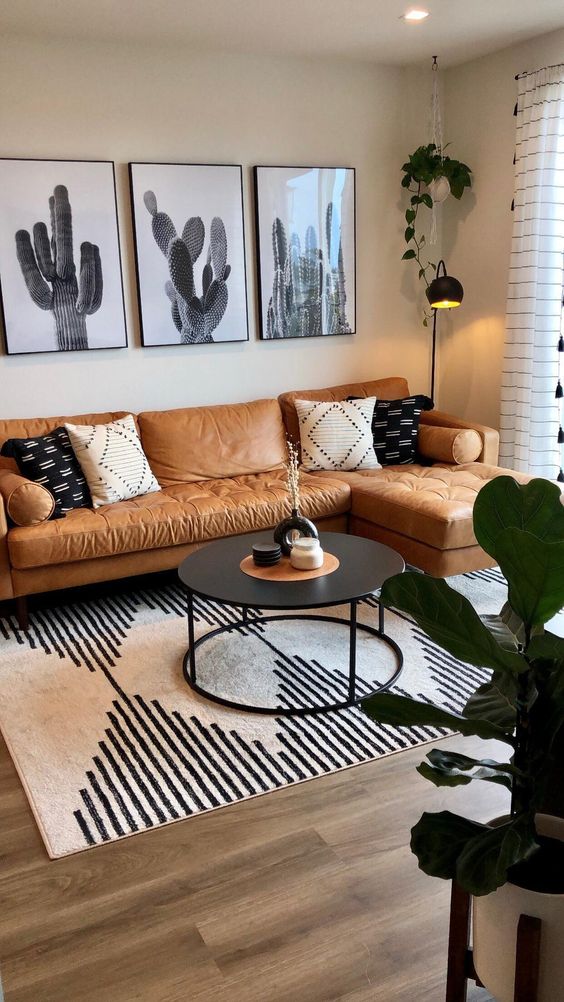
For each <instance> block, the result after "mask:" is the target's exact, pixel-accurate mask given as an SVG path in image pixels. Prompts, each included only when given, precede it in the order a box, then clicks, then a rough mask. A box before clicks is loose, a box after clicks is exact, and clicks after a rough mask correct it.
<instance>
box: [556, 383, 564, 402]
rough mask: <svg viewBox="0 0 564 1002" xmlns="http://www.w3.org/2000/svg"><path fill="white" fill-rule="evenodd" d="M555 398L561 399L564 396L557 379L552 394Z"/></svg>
mask: <svg viewBox="0 0 564 1002" xmlns="http://www.w3.org/2000/svg"><path fill="white" fill-rule="evenodd" d="M554 396H555V397H556V399H557V400H561V399H562V397H564V390H563V389H562V383H561V382H560V380H558V386H557V387H556V393H555V394H554Z"/></svg>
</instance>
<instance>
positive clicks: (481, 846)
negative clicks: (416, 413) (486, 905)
mask: <svg viewBox="0 0 564 1002" xmlns="http://www.w3.org/2000/svg"><path fill="white" fill-rule="evenodd" d="M411 848H412V851H413V852H414V853H415V855H416V856H417V858H418V860H419V866H420V867H421V869H422V870H423V871H424V872H425V873H428V874H429V876H431V877H442V878H443V879H444V880H457V881H458V883H459V884H460V885H461V886H462V887H463V888H464V889H465V890H466V891H468V892H469V893H470V894H474V895H482V894H489V893H490V892H491V891H495V890H496V888H497V887H500V886H501V885H502V884H503V883H504V882H505V881H506V878H507V870H508V869H509V867H510V866H513V865H514V864H515V863H518V862H520V861H521V860H523V859H526V858H527V857H528V856H530V855H531V853H533V852H534V851H535V849H536V848H537V844H536V842H535V832H534V825H533V822H532V819H530V818H524V817H516V818H512V820H511V821H509V822H507V824H505V825H500V826H499V827H496V828H491V827H489V826H488V825H481V824H478V823H477V822H476V821H469V820H468V819H467V818H461V817H459V816H458V815H456V814H451V812H450V811H441V812H440V813H438V814H428V813H425V814H423V816H422V817H421V819H420V821H418V822H417V824H416V825H415V826H414V827H413V828H412V830H411Z"/></svg>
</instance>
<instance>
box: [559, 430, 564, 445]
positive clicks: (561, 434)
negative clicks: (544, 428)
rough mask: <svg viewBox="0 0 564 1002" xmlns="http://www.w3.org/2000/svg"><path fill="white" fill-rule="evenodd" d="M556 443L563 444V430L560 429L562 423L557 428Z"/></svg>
mask: <svg viewBox="0 0 564 1002" xmlns="http://www.w3.org/2000/svg"><path fill="white" fill-rule="evenodd" d="M558 445H564V431H563V430H562V425H560V428H559V429H558Z"/></svg>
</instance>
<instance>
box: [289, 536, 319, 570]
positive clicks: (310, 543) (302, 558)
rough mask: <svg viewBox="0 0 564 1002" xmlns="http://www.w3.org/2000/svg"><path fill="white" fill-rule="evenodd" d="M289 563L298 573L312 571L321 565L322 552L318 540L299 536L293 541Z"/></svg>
mask: <svg viewBox="0 0 564 1002" xmlns="http://www.w3.org/2000/svg"><path fill="white" fill-rule="evenodd" d="M290 563H291V565H292V567H295V568H296V570H299V571H314V570H315V569H316V568H317V567H321V566H322V564H323V550H322V549H321V546H320V544H319V540H318V539H310V538H309V537H307V536H300V538H299V539H296V540H294V543H293V545H292V549H291V551H290Z"/></svg>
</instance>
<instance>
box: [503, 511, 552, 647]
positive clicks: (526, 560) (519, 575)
mask: <svg viewBox="0 0 564 1002" xmlns="http://www.w3.org/2000/svg"><path fill="white" fill-rule="evenodd" d="M559 507H561V508H562V505H560V506H559ZM495 549H496V558H497V560H498V562H499V566H500V568H501V571H502V572H503V574H504V576H505V578H506V579H507V583H508V585H509V604H510V605H511V608H512V609H513V610H514V611H515V612H516V613H517V615H518V616H520V617H521V619H522V620H523V622H524V623H525V625H526V626H529V627H532V626H540V625H542V624H543V623H546V622H547V621H548V620H549V619H552V617H553V616H555V615H556V613H557V612H559V611H560V609H561V608H562V606H564V539H563V540H562V541H561V542H557V543H553V542H548V543H547V542H545V541H544V540H542V539H539V538H538V537H536V536H533V535H532V533H530V532H527V531H525V530H523V529H515V528H510V529H504V530H503V531H502V532H500V533H499V535H498V536H497V539H496V546H495Z"/></svg>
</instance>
